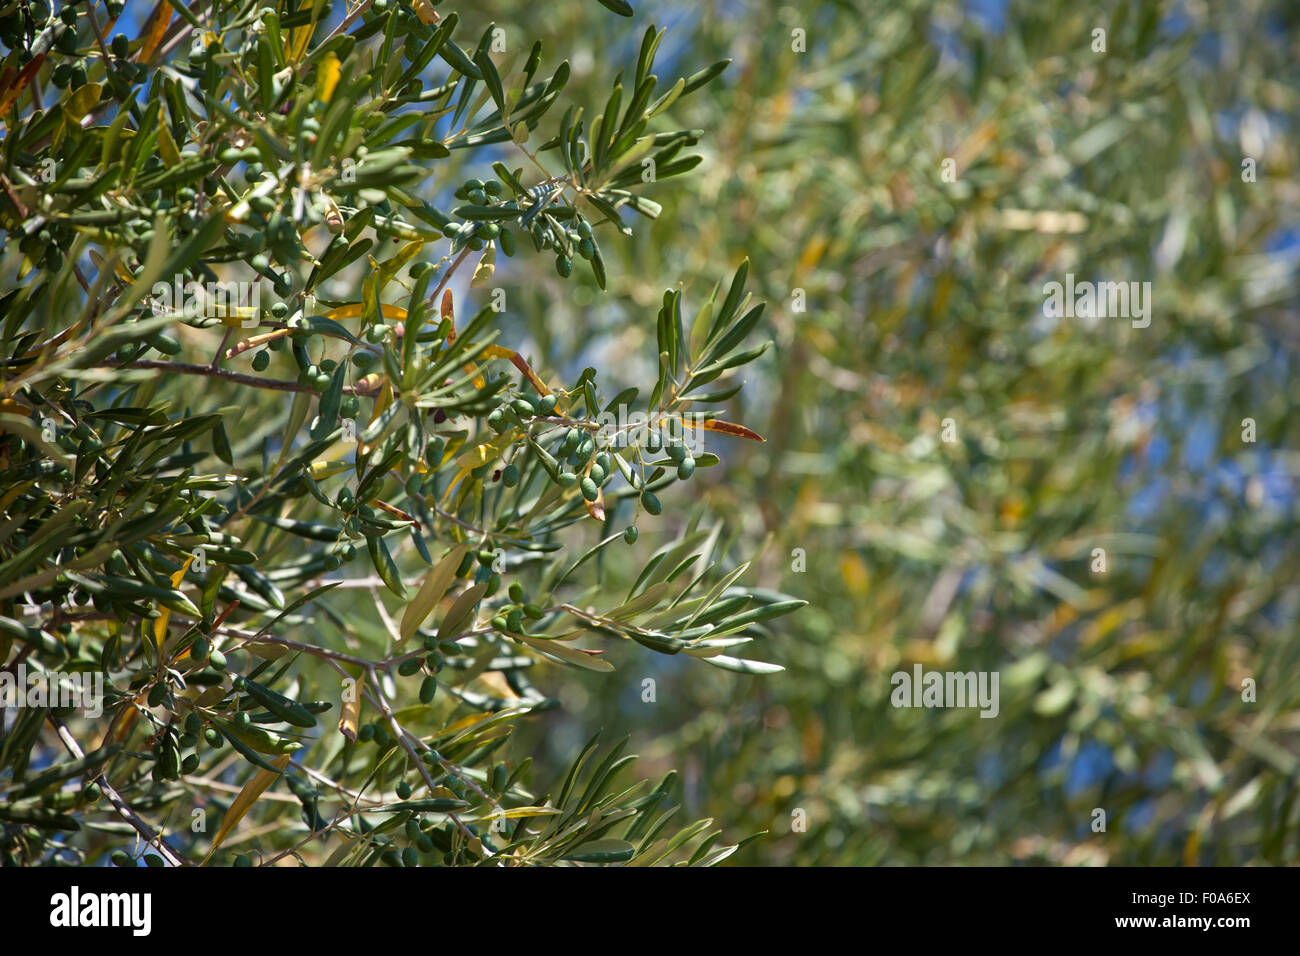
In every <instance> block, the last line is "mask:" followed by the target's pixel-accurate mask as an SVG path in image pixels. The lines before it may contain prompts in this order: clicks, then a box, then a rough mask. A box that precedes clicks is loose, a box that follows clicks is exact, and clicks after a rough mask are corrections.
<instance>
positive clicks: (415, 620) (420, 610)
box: [397, 543, 469, 647]
mask: <svg viewBox="0 0 1300 956" xmlns="http://www.w3.org/2000/svg"><path fill="white" fill-rule="evenodd" d="M468 550H469V544H468V543H462V544H458V545H456V547H454V548H452V549H451V550H450V551H448V552H447V555H446V556H445V557H444V558H443V559H442V560H441V561H439V562H438V563H437V564H435V565H434V566H433V567H432V568H430V569H429V574H428V576H427V577H426V578H425V579H424V583H423V584H421V585H420V590H419V592H418V593H416V595H415V597H414V598H413V599H412V600H411V603H410V604H408V605H407V606H406V611H405V612H404V613H403V614H402V623H401V625H400V627H399V628H398V630H399V633H400V635H401V640H400V641H398V644H397V646H399V647H400V646H401V645H402V644H403V643H404V642H405V641H406V640H407V639H409V638H410V636H411V635H412V634H414V633H415V632H416V630H417V629H418V628H419V627H420V625H421V624H423V623H424V619H425V618H426V617H428V616H429V612H430V611H432V610H433V609H434V608H435V607H437V606H438V602H439V601H441V600H442V599H443V597H444V596H445V595H446V594H447V588H449V587H450V586H451V582H452V580H453V579H454V578H455V577H456V569H457V568H459V567H460V563H461V561H463V560H464V559H465V552H467V551H468Z"/></svg>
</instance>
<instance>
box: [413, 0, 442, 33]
mask: <svg viewBox="0 0 1300 956" xmlns="http://www.w3.org/2000/svg"><path fill="white" fill-rule="evenodd" d="M412 6H414V7H415V15H416V16H418V17H419V18H420V22H421V23H423V24H424V25H425V26H426V27H427V26H432V25H433V24H435V23H437V22H438V20H439V19H440V18H439V16H438V11H437V10H435V9H433V4H432V3H430V2H429V0H414V2H413V3H412Z"/></svg>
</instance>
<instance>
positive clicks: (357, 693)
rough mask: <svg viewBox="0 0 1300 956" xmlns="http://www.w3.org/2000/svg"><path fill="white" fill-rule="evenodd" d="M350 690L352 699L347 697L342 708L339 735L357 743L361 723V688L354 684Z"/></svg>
mask: <svg viewBox="0 0 1300 956" xmlns="http://www.w3.org/2000/svg"><path fill="white" fill-rule="evenodd" d="M350 689H351V692H352V698H351V699H350V700H349V699H348V698H347V697H346V696H345V697H344V698H343V706H342V707H341V708H340V713H339V733H341V734H342V735H343V736H344V737H346V738H348V740H350V741H352V742H353V743H356V740H357V725H358V724H360V723H361V688H360V687H359V686H357V685H356V684H353V685H352V686H351V688H350Z"/></svg>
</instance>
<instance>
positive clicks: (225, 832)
mask: <svg viewBox="0 0 1300 956" xmlns="http://www.w3.org/2000/svg"><path fill="white" fill-rule="evenodd" d="M291 759H293V758H292V757H291V756H290V755H289V754H285V755H284V756H282V757H276V758H275V759H274V760H272V761H271V766H273V767H275V768H276V769H278V770H283V769H284V768H285V767H287V766H288V765H289V761H290V760H291ZM278 776H280V774H278V773H272V772H271V771H269V770H259V771H257V773H255V774H253V777H252V779H251V780H249V781H248V783H246V784H244V786H243V789H242V790H240V791H239V796H237V797H235V802H234V803H232V804H231V805H230V809H229V810H227V811H226V815H225V817H224V818H223V819H222V821H221V829H220V830H218V831H217V835H216V836H215V837H214V838H213V840H212V849H210V850H208V855H207V857H206V858H205V859H204V861H203V862H204V863H207V862H208V860H210V859H212V854H213V853H215V852H216V849H217V847H219V846H221V842H222V841H223V840H225V838H226V837H228V836H229V835H230V831H231V830H233V829H234V828H235V827H236V826H237V825H238V824H239V821H240V820H242V819H244V816H245V814H247V813H248V811H249V810H251V809H253V804H255V803H257V801H258V800H259V799H260V798H261V796H262V794H263V793H265V792H266V788H267V787H269V786H270V785H271V784H272V782H274V780H275V778H276V777H278Z"/></svg>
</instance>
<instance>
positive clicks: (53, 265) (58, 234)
mask: <svg viewBox="0 0 1300 956" xmlns="http://www.w3.org/2000/svg"><path fill="white" fill-rule="evenodd" d="M76 235H77V233H76V230H75V229H74V228H73V227H72V226H68V225H64V224H61V223H55V222H47V223H46V224H45V225H44V226H42V227H41V228H40V230H39V231H38V232H34V233H32V234H31V235H25V236H23V237H22V239H20V240H19V241H18V248H19V249H20V250H22V253H23V255H25V256H26V257H27V258H28V259H30V260H31V261H32V264H33V265H39V266H44V267H45V268H46V269H48V270H49V271H51V272H57V271H58V270H59V269H62V268H63V251H62V250H63V249H66V248H68V247H70V246H71V245H72V241H73V240H74V239H75V238H76Z"/></svg>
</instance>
